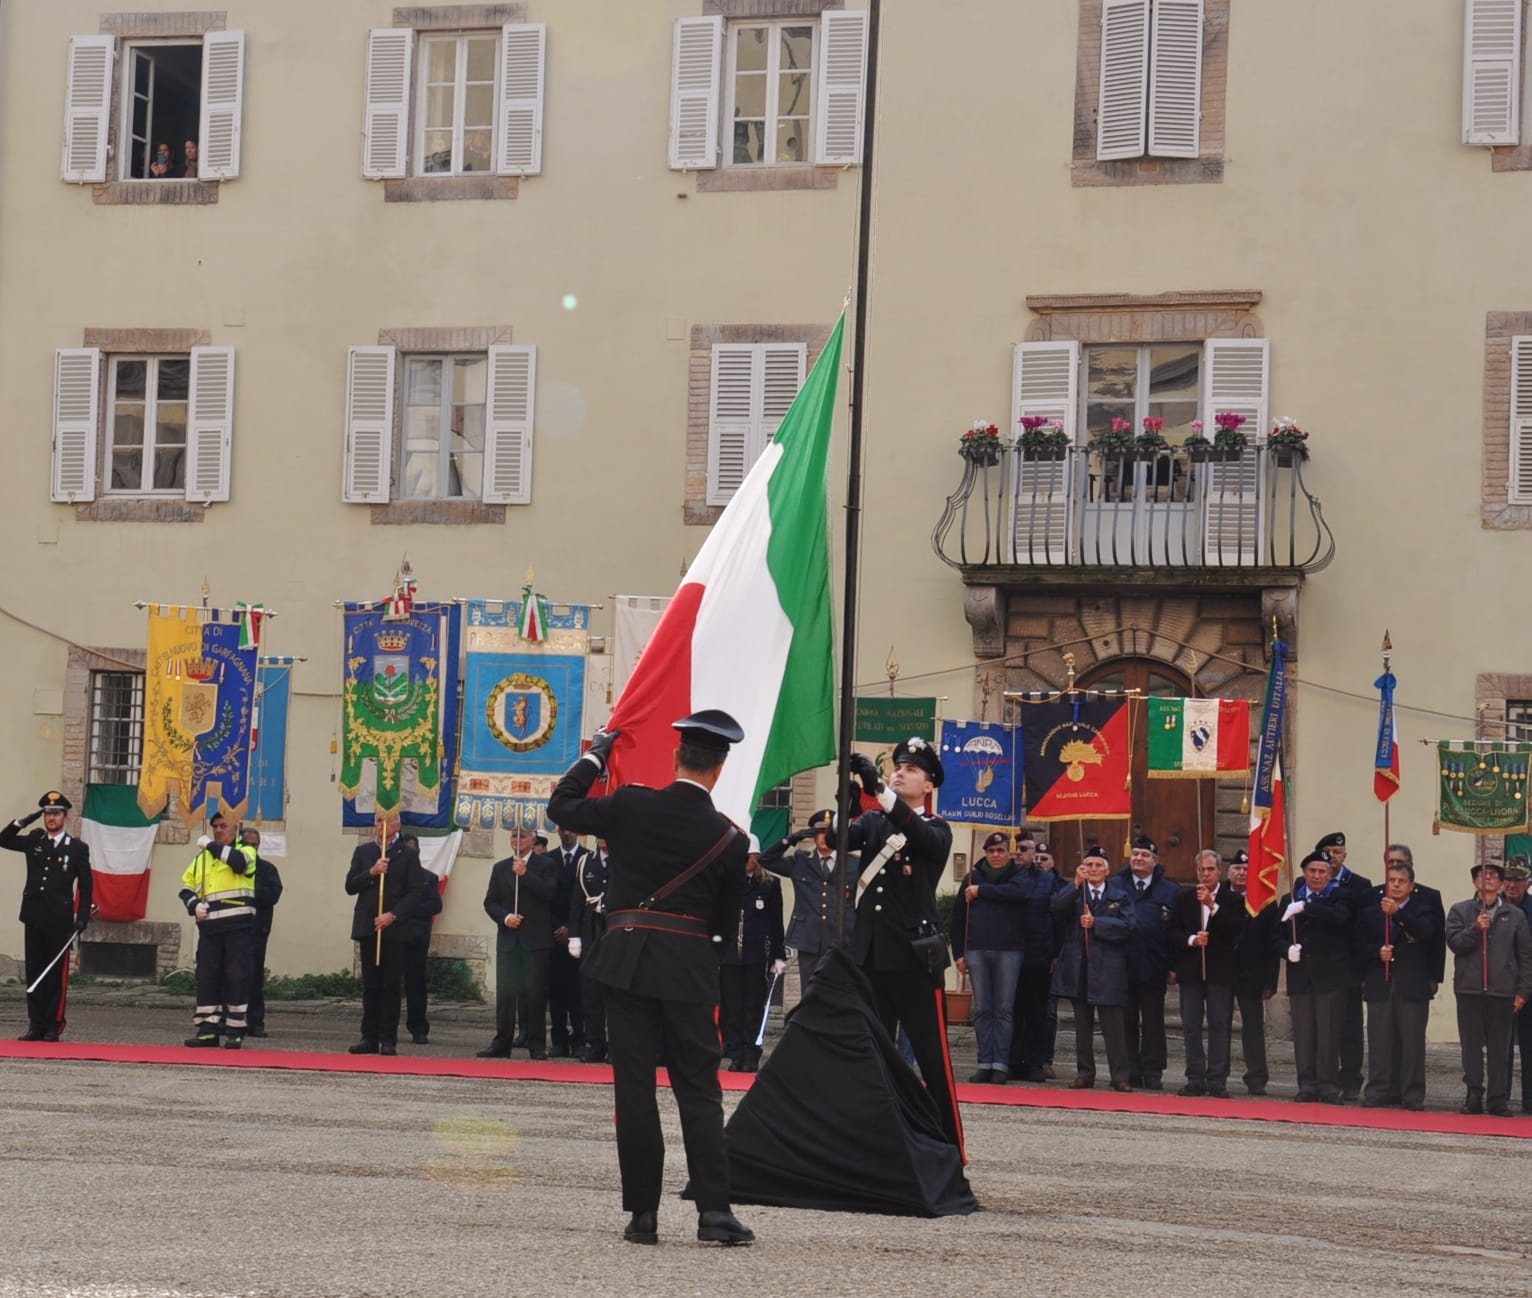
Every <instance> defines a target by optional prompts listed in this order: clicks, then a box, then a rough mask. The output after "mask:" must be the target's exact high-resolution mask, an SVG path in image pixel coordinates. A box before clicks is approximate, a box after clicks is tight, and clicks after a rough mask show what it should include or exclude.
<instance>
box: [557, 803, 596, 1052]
mask: <svg viewBox="0 0 1532 1298" xmlns="http://www.w3.org/2000/svg"><path fill="white" fill-rule="evenodd" d="M550 855H551V856H552V858H553V861H554V864H555V866H556V873H555V875H554V888H553V945H552V947H550V948H549V951H548V1018H549V1020H550V1024H549V1036H550V1037H551V1038H552V1044H551V1048H550V1050H549V1053H550V1054H551V1055H553V1057H554V1058H555V1059H567V1058H568V1057H569V1056H570V1055H578V1054H580V1053H582V1052H583V1051H584V1049H585V1014H584V1006H583V1005H582V1004H581V1003H580V962H579V961H578V960H577V959H576V958H575V957H574V956H573V955H572V954H570V951H569V939H570V936H571V935H572V934H573V932H574V929H573V928H571V927H570V924H569V901H570V898H571V897H572V896H573V895H574V892H575V878H576V876H577V875H578V874H579V871H580V862H581V861H583V860H584V859H585V857H586V856H587V855H589V853H588V852H587V851H586V849H585V848H584V847H582V846H581V845H580V836H579V835H578V834H576V833H575V832H574V831H573V830H569V829H560V830H559V842H558V846H557V847H555V848H554V849H553V851H552V852H551V853H550Z"/></svg>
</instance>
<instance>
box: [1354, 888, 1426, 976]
mask: <svg viewBox="0 0 1532 1298" xmlns="http://www.w3.org/2000/svg"><path fill="white" fill-rule="evenodd" d="M1386 892H1387V889H1386V888H1384V887H1381V886H1380V887H1377V888H1373V889H1371V890H1369V891H1368V892H1367V893H1365V894H1364V895H1363V896H1362V898H1361V904H1360V906H1358V908H1357V914H1356V929H1355V931H1354V932H1353V938H1354V940H1355V943H1356V957H1357V963H1358V964H1360V965H1361V966H1362V995H1363V997H1364V998H1365V999H1367V1000H1370V1001H1386V1000H1387V999H1388V998H1389V997H1390V996H1395V997H1397V998H1398V999H1400V1000H1404V1001H1428V1000H1430V999H1431V993H1432V991H1433V990H1434V988H1433V986H1432V983H1433V981H1434V980H1433V978H1432V976H1431V975H1432V971H1433V970H1434V969H1435V967H1436V950H1437V947H1438V946H1440V945H1442V944H1443V941H1444V938H1443V932H1442V930H1443V923H1442V917H1441V916H1440V915H1438V914H1437V913H1436V907H1435V906H1433V905H1432V904H1431V902H1430V899H1429V898H1422V897H1420V896H1419V890H1418V889H1417V890H1416V893H1415V894H1412V895H1411V897H1410V899H1409V901H1407V902H1405V903H1404V905H1403V906H1401V907H1400V908H1399V909H1398V910H1396V911H1395V912H1394V913H1393V914H1392V915H1384V913H1383V906H1382V902H1383V898H1384V895H1385V894H1386ZM1385 921H1387V922H1386V923H1385ZM1385 941H1386V942H1387V944H1388V945H1389V946H1392V947H1393V948H1394V958H1393V960H1392V961H1391V962H1390V964H1389V966H1388V968H1387V969H1386V970H1385V969H1384V966H1383V957H1382V956H1381V955H1380V954H1379V951H1381V950H1382V948H1383V946H1384V944H1385ZM1385 974H1386V976H1385Z"/></svg>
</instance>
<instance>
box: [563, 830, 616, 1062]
mask: <svg viewBox="0 0 1532 1298" xmlns="http://www.w3.org/2000/svg"><path fill="white" fill-rule="evenodd" d="M608 869H609V867H608V865H607V853H606V840H605V839H604V838H598V839H597V840H596V850H595V851H594V852H587V853H586V854H585V855H584V856H582V857H581V858H580V864H579V868H578V869H577V870H576V872H575V886H574V887H573V888H571V889H570V892H569V921H568V923H569V954H570V955H571V956H572V957H573V958H574V959H575V960H576V961H578V962H579V968H580V1012H581V1013H582V1014H583V1015H584V1017H585V1048H584V1049H583V1050H581V1051H580V1062H581V1063H582V1064H599V1063H602V1062H604V1061H605V1059H606V994H605V989H604V988H603V987H602V986H601V984H600V983H599V982H597V981H596V979H595V978H594V977H592V976H591V963H592V961H591V957H592V956H593V955H595V953H596V943H597V942H599V941H600V940H601V935H602V934H603V933H605V932H606V909H605V905H606V900H605V899H606V880H607V874H608Z"/></svg>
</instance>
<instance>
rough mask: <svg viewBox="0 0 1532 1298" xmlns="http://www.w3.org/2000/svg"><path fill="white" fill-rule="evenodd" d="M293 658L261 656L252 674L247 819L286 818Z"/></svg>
mask: <svg viewBox="0 0 1532 1298" xmlns="http://www.w3.org/2000/svg"><path fill="white" fill-rule="evenodd" d="M292 679H293V659H291V658H262V659H261V662H260V669H259V670H258V672H257V673H256V678H255V704H256V707H255V721H254V723H253V725H252V726H251V730H252V732H253V733H252V734H251V736H250V806H249V807H248V808H247V809H246V811H245V818H246V819H247V820H285V819H287V704H288V699H289V698H290V697H291V694H292Z"/></svg>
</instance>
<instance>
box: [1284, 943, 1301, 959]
mask: <svg viewBox="0 0 1532 1298" xmlns="http://www.w3.org/2000/svg"><path fill="white" fill-rule="evenodd" d="M1302 959H1303V944H1302V943H1301V942H1294V943H1293V944H1292V946H1290V947H1288V948H1287V963H1288V964H1297V963H1298V961H1300V960H1302Z"/></svg>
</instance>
